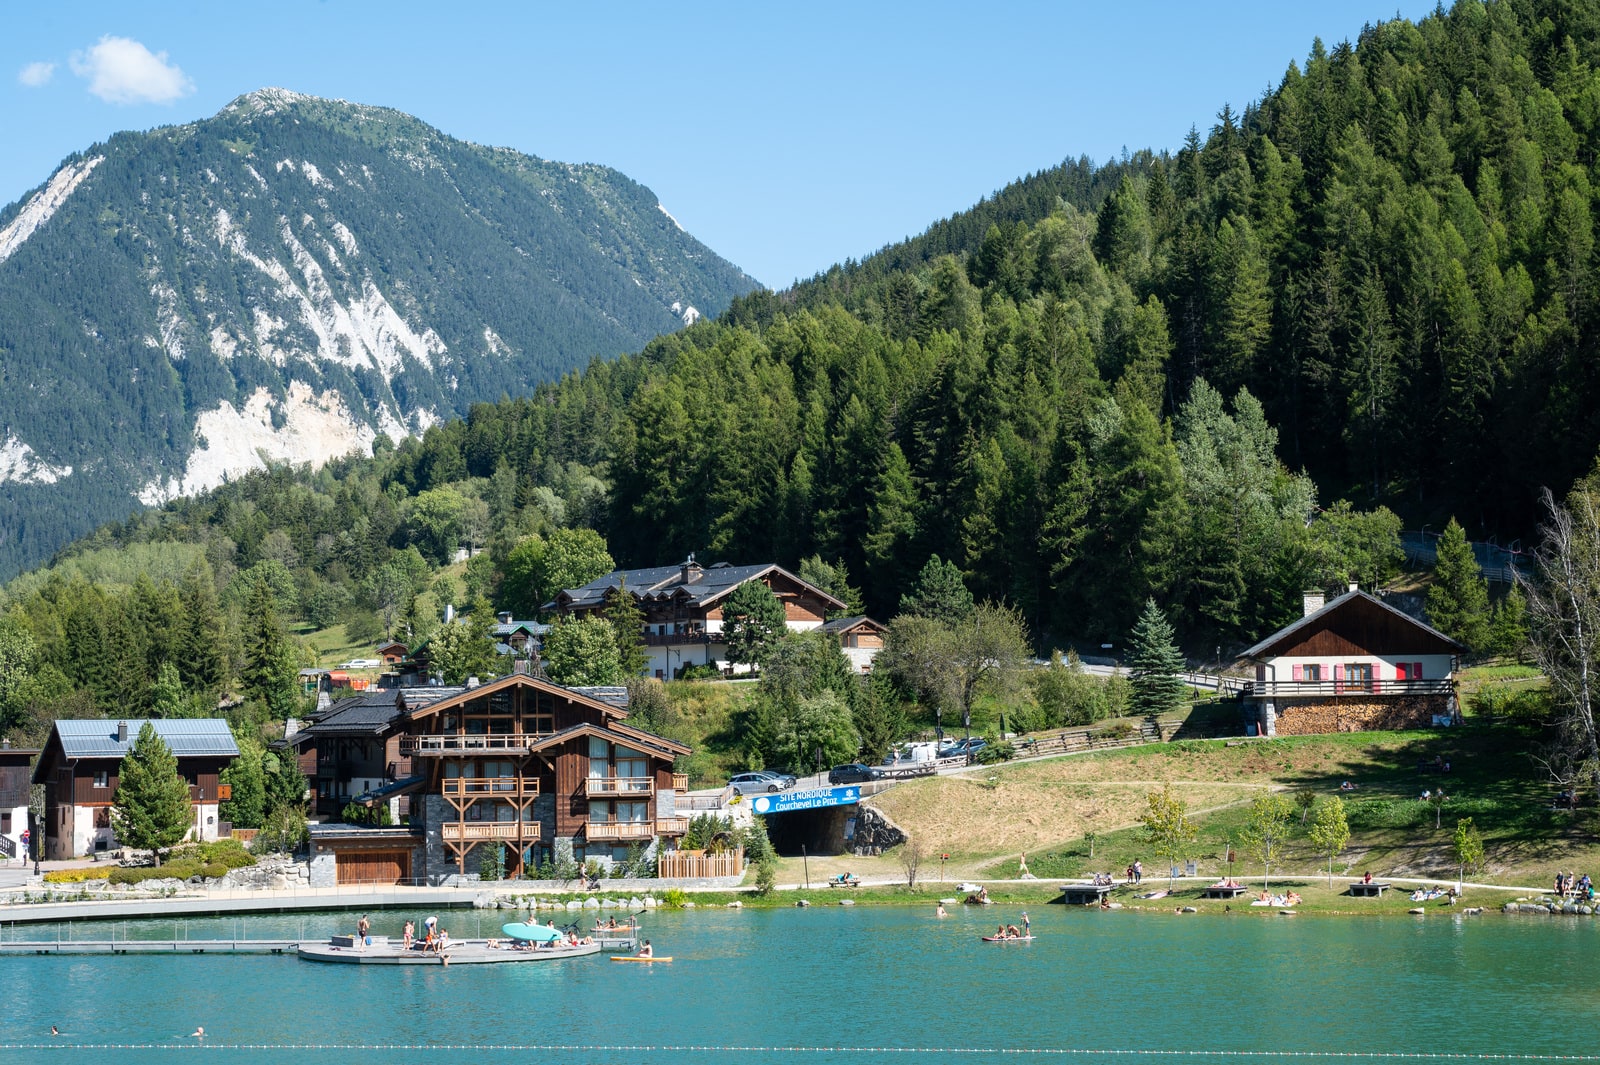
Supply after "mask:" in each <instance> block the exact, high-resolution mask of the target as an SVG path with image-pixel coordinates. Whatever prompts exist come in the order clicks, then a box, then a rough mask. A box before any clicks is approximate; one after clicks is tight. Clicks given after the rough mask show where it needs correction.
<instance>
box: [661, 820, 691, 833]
mask: <svg viewBox="0 0 1600 1065" xmlns="http://www.w3.org/2000/svg"><path fill="white" fill-rule="evenodd" d="M687 831H689V819H688V818H687V817H658V818H656V835H658V836H681V835H683V834H684V833H685V832H687Z"/></svg>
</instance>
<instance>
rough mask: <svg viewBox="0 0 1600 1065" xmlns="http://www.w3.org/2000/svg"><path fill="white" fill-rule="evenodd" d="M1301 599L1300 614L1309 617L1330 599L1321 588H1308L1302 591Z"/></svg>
mask: <svg viewBox="0 0 1600 1065" xmlns="http://www.w3.org/2000/svg"><path fill="white" fill-rule="evenodd" d="M1300 601H1301V607H1302V610H1301V614H1300V616H1301V617H1303V618H1308V617H1310V616H1311V615H1312V614H1315V613H1316V612H1317V611H1319V610H1321V609H1322V608H1323V606H1324V605H1325V604H1326V603H1327V601H1328V600H1327V596H1326V595H1325V594H1324V593H1323V591H1322V589H1321V588H1308V589H1306V590H1305V591H1303V592H1301V593H1300Z"/></svg>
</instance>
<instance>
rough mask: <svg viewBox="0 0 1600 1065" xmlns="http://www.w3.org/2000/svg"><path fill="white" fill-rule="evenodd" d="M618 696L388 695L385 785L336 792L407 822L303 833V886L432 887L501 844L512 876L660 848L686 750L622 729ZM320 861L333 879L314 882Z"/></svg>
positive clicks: (544, 682) (543, 681) (676, 823)
mask: <svg viewBox="0 0 1600 1065" xmlns="http://www.w3.org/2000/svg"><path fill="white" fill-rule="evenodd" d="M625 699H626V689H622V688H613V689H607V688H567V687H563V686H561V685H559V684H556V683H554V682H552V681H550V680H549V679H547V678H545V677H542V676H537V675H534V674H532V673H531V672H516V673H512V674H510V675H509V676H505V677H500V678H498V679H496V680H493V681H490V682H489V683H486V684H480V685H477V686H475V687H470V688H457V689H440V688H404V689H399V690H398V692H397V701H396V704H395V707H394V713H393V716H392V717H391V718H389V719H387V721H386V722H385V724H384V725H383V739H384V750H385V753H384V755H383V757H384V758H388V757H389V748H388V743H389V739H390V737H393V738H394V743H395V746H394V748H393V753H394V754H395V755H396V764H395V765H394V766H393V767H392V770H393V771H392V772H391V773H390V774H389V776H390V779H389V780H387V781H385V782H382V783H379V784H378V786H377V787H375V788H372V789H371V790H369V791H368V792H366V793H365V794H363V795H358V794H356V793H355V785H354V783H352V784H350V785H345V787H346V792H347V793H348V794H349V795H350V796H351V799H350V801H363V802H364V801H368V800H374V799H375V800H377V801H386V800H388V799H390V798H391V797H396V796H398V795H399V794H401V793H404V794H405V795H406V797H407V800H408V801H407V805H406V818H407V821H408V824H407V826H406V827H404V828H396V829H382V830H377V829H372V830H368V829H353V828H346V827H344V826H339V827H334V826H328V827H324V828H320V829H314V830H313V833H312V847H313V859H312V877H313V882H314V883H315V882H318V881H319V880H323V881H324V882H335V883H354V882H362V881H365V882H372V881H383V882H390V883H392V882H395V881H402V880H430V881H437V880H438V879H439V878H441V877H445V876H449V875H459V874H464V873H468V872H474V873H475V872H477V871H478V868H479V865H478V863H479V860H480V859H479V855H480V854H481V851H479V848H482V847H498V846H503V847H504V848H505V851H504V858H505V871H506V876H507V877H508V878H513V879H515V878H524V877H527V876H529V875H531V874H532V872H533V870H534V869H535V868H536V867H537V866H538V865H539V864H540V863H541V862H543V861H544V860H545V859H547V858H548V859H557V858H571V859H572V860H574V861H577V862H580V863H581V862H584V861H585V860H587V859H589V858H597V859H599V860H600V861H601V863H602V864H610V863H611V862H613V861H617V860H622V859H624V858H626V857H628V855H629V853H630V851H631V850H635V849H642V850H648V849H650V848H652V847H656V848H663V847H672V846H673V845H674V844H675V841H676V840H677V839H678V838H679V837H681V836H682V835H683V834H684V833H685V832H687V831H688V829H689V819H688V817H687V816H681V815H679V813H678V810H677V806H678V803H677V796H678V795H679V794H680V793H682V792H684V791H686V790H687V788H688V780H687V777H686V776H684V775H682V774H678V773H674V772H673V761H674V759H676V758H678V757H680V756H683V755H687V754H688V753H689V748H687V747H685V746H683V745H682V744H680V743H676V742H674V741H672V740H668V739H665V738H663V737H660V736H655V735H652V734H651V733H648V732H645V731H643V730H642V729H637V728H634V727H632V726H630V725H629V724H628V723H627V720H626V718H627V711H626V710H625V709H623V707H622V706H621V705H619V704H621V703H623V702H624V701H625ZM373 713H374V714H377V713H378V711H373ZM317 728H318V726H316V725H313V726H310V727H308V729H307V730H305V731H307V732H314V730H316V729H317ZM322 735H323V736H324V737H328V738H331V737H333V736H334V735H335V733H334V730H333V729H331V728H330V729H329V730H324V732H323V734H322ZM375 739H376V735H374V740H375ZM314 742H317V743H319V744H320V743H322V742H324V740H322V739H317V740H315V741H314ZM336 742H338V741H336ZM374 752H375V749H374ZM374 752H369V755H368V756H369V757H372V756H374ZM319 757H320V751H319ZM352 764H353V763H352ZM372 764H373V765H376V763H372ZM384 768H385V769H388V768H390V767H388V766H387V765H385V767H384ZM402 772H404V774H405V775H404V776H402V775H401V774H402ZM371 782H372V781H371V780H369V779H368V778H363V779H362V781H361V783H363V784H368V783H371ZM339 786H340V785H339V784H337V783H335V784H334V785H333V787H334V790H335V792H337V789H338V787H339ZM318 787H319V789H320V788H321V787H322V780H321V778H319V780H318ZM319 856H321V857H322V858H323V860H324V861H328V860H331V862H332V865H333V874H334V875H333V876H331V877H326V876H322V875H321V874H319V872H318V858H319Z"/></svg>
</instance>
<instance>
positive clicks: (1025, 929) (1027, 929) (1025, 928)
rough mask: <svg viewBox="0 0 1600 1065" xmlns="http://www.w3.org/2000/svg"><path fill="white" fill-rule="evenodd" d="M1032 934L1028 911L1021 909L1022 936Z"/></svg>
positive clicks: (1025, 936)
mask: <svg viewBox="0 0 1600 1065" xmlns="http://www.w3.org/2000/svg"><path fill="white" fill-rule="evenodd" d="M1031 935H1033V932H1032V924H1031V923H1030V922H1029V921H1028V911H1027V910H1023V911H1022V936H1023V938H1024V939H1026V938H1027V937H1029V936H1031Z"/></svg>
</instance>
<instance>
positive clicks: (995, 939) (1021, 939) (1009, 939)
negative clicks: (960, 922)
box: [983, 936, 1033, 943]
mask: <svg viewBox="0 0 1600 1065" xmlns="http://www.w3.org/2000/svg"><path fill="white" fill-rule="evenodd" d="M1032 938H1033V937H1032V936H984V937H983V941H984V942H985V943H1026V942H1027V941H1029V940H1031V939H1032Z"/></svg>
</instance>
